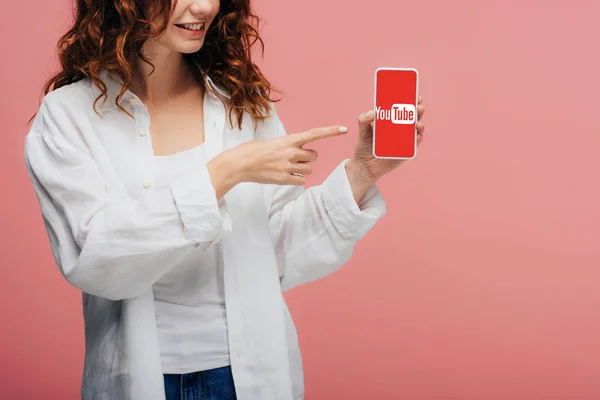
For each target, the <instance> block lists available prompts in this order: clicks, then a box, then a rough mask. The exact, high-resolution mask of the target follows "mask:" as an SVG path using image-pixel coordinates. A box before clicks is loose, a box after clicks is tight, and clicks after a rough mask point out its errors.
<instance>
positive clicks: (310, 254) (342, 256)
mask: <svg viewBox="0 0 600 400" xmlns="http://www.w3.org/2000/svg"><path fill="white" fill-rule="evenodd" d="M274 118H275V119H276V125H277V132H278V135H285V134H286V133H285V129H284V127H283V124H282V123H281V121H280V120H279V118H278V117H277V115H276V114H274ZM347 162H348V160H343V161H342V162H341V163H340V164H339V165H338V166H337V168H335V169H334V171H333V172H332V173H331V174H330V175H329V176H328V177H327V179H325V181H324V182H323V183H322V184H321V185H318V186H313V187H311V188H309V189H306V190H305V189H304V187H302V186H290V185H286V186H277V185H273V186H272V187H271V205H270V209H269V210H270V212H269V224H270V229H271V235H272V237H273V241H274V243H275V249H276V256H277V261H278V266H279V272H280V276H281V283H282V290H284V291H285V290H289V289H291V288H293V287H296V286H299V285H302V284H304V283H308V282H311V281H315V280H317V279H320V278H322V277H325V276H327V275H329V274H331V273H333V272H335V271H336V270H338V269H339V268H340V267H342V266H343V265H344V264H345V263H346V262H347V261H348V260H349V259H350V257H351V256H352V254H353V252H354V248H355V246H356V244H357V242H358V241H359V240H360V239H361V238H362V237H363V236H364V235H365V234H366V233H367V232H368V231H369V230H370V229H371V228H372V227H373V226H374V225H375V224H376V223H377V221H378V220H379V219H380V218H381V217H383V216H384V215H385V213H386V206H385V202H384V200H383V198H382V196H381V194H380V192H379V189H378V188H377V186H376V185H373V186H371V187H370V188H369V189H368V191H367V192H366V194H365V195H364V196H363V198H362V199H361V200H360V201H359V202H358V204H357V203H356V201H355V200H354V196H353V194H352V188H351V186H350V182H349V180H348V175H347V174H346V168H345V166H346V164H347Z"/></svg>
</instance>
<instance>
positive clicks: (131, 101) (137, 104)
mask: <svg viewBox="0 0 600 400" xmlns="http://www.w3.org/2000/svg"><path fill="white" fill-rule="evenodd" d="M129 103H130V104H131V105H132V106H139V105H140V101H139V100H138V99H136V98H135V97H133V98H131V99H129Z"/></svg>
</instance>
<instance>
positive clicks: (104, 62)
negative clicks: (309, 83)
mask: <svg viewBox="0 0 600 400" xmlns="http://www.w3.org/2000/svg"><path fill="white" fill-rule="evenodd" d="M171 10H172V3H171V0H151V1H148V0H146V1H140V0H77V14H76V17H75V22H74V24H73V27H72V28H71V29H70V30H69V31H68V32H67V33H66V34H64V35H63V36H62V37H61V38H60V40H59V42H58V55H59V60H60V64H61V66H62V69H61V71H60V72H59V73H58V74H56V75H55V76H53V77H52V78H51V79H49V80H48V82H47V83H46V85H45V86H44V90H43V92H44V94H48V93H49V92H50V91H52V90H55V89H58V88H59V87H61V86H65V85H68V84H71V83H73V82H77V81H79V80H81V79H84V78H90V79H91V80H92V81H93V83H94V84H95V85H96V86H97V87H98V89H99V90H100V91H101V94H100V96H99V97H98V98H97V99H96V101H95V102H94V109H95V108H96V103H97V102H98V101H99V100H100V99H101V98H102V97H104V98H105V99H106V98H107V88H106V85H105V84H104V83H103V82H102V80H101V79H100V77H99V75H100V71H101V70H106V71H108V72H111V73H113V74H115V75H116V76H117V77H119V78H120V80H121V82H122V83H123V89H122V91H121V93H120V94H119V96H118V97H117V99H116V104H117V106H118V107H119V108H120V109H121V110H123V111H125V110H124V109H123V108H122V107H121V106H120V100H121V97H122V96H123V95H124V94H125V92H126V91H127V90H128V89H129V88H130V86H131V81H132V71H133V68H132V60H133V59H134V58H135V56H137V57H140V58H141V59H142V60H144V61H145V62H148V63H150V61H149V60H148V59H147V58H145V57H144V55H143V54H142V46H143V44H144V43H145V42H146V41H147V40H148V39H151V38H154V37H156V36H158V35H160V34H161V33H162V32H163V31H164V30H165V29H166V28H167V26H168V21H169V17H170V15H171ZM153 21H163V22H161V23H160V24H158V25H157V24H156V23H155V22H153ZM259 22H260V20H259V18H258V17H257V16H256V15H254V14H253V13H252V11H251V9H250V0H221V5H220V10H219V13H218V15H217V16H216V18H215V20H214V21H213V23H212V24H211V25H210V27H209V29H208V31H207V32H206V38H205V41H204V45H203V46H202V48H201V49H200V50H199V51H198V52H196V53H194V54H186V55H185V57H186V59H187V60H189V61H190V62H191V65H194V66H196V67H197V71H198V72H200V71H201V72H202V74H203V75H202V77H204V76H205V75H208V76H209V77H210V78H211V79H212V80H213V81H214V82H215V83H217V84H220V85H221V86H223V87H224V88H225V89H226V90H227V91H228V92H229V94H230V96H231V98H230V101H229V120H230V123H231V124H232V125H233V120H232V113H233V112H235V114H236V120H237V123H238V127H239V128H241V125H242V116H243V113H244V111H247V112H248V113H249V114H250V115H251V116H252V117H254V118H255V121H258V120H263V119H265V118H267V117H268V115H269V111H270V104H269V103H270V102H275V101H279V100H274V99H272V98H271V97H270V95H271V91H272V90H277V89H276V88H275V87H274V86H272V85H271V84H270V83H269V81H268V80H267V79H266V78H265V76H264V75H263V74H262V73H261V71H260V69H259V68H258V67H257V66H256V65H255V64H254V63H253V62H252V60H251V47H252V46H253V45H254V44H255V43H256V42H259V43H260V45H261V52H262V54H264V43H263V41H262V39H261V37H260V35H259V32H258V23H259ZM150 64H151V63H150ZM125 112H127V111H125Z"/></svg>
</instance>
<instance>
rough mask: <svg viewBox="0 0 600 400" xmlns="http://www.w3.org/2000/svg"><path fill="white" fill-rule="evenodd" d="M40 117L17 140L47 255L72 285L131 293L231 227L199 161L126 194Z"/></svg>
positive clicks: (100, 292) (111, 295) (106, 293)
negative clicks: (161, 183)
mask: <svg viewBox="0 0 600 400" xmlns="http://www.w3.org/2000/svg"><path fill="white" fill-rule="evenodd" d="M46 117H47V118H48V119H49V120H51V121H49V123H43V124H41V126H42V127H44V128H46V129H44V130H42V131H40V132H37V131H32V132H30V133H29V134H28V136H27V138H26V140H25V149H24V150H25V152H24V154H25V164H26V168H27V172H28V174H29V176H30V178H31V181H32V183H33V187H34V190H35V193H36V195H37V198H38V201H39V205H40V208H41V212H42V217H43V222H44V224H45V227H46V230H47V233H48V237H49V240H50V244H51V249H52V253H53V256H54V259H55V261H56V263H57V265H58V267H59V269H60V271H61V272H62V274H63V275H64V277H65V278H66V279H67V281H68V282H70V283H71V284H72V285H74V286H75V287H77V288H79V289H80V290H82V291H84V292H86V293H90V294H93V295H96V296H100V297H104V298H108V299H111V300H119V299H124V298H132V297H137V296H139V295H141V294H143V293H144V292H145V291H146V290H148V289H150V288H151V286H152V285H153V284H154V283H155V282H156V281H157V280H158V279H159V278H160V277H161V276H162V275H164V274H165V273H166V272H168V271H169V270H170V269H171V268H173V267H174V266H175V265H176V264H177V263H178V262H180V261H181V260H182V259H183V258H184V257H185V256H186V255H187V254H188V253H189V252H191V251H192V250H193V249H194V248H195V247H197V248H199V249H203V250H207V249H208V248H210V246H211V243H212V242H211V241H214V240H215V239H216V238H217V237H218V236H219V235H220V234H221V233H222V232H223V231H224V230H228V229H231V228H230V226H231V221H230V220H228V219H227V217H223V216H222V213H221V211H220V208H219V204H218V202H217V198H216V194H215V190H214V187H213V185H212V182H211V180H210V175H209V173H208V170H207V168H206V166H204V165H200V164H199V166H198V168H197V169H195V170H190V171H188V172H187V173H186V174H185V175H182V176H181V177H180V178H179V180H178V181H177V182H174V183H173V184H172V185H171V187H169V188H165V189H159V190H154V189H152V190H151V191H149V192H148V193H146V194H145V195H144V196H142V197H141V200H138V199H133V198H131V197H130V196H129V195H128V194H127V192H126V191H125V190H124V189H122V190H111V191H109V190H108V189H107V187H108V183H107V182H106V180H105V179H104V177H103V174H102V172H101V171H100V169H99V168H98V165H97V163H96V161H95V160H94V158H93V157H92V155H91V153H90V151H89V150H88V149H86V148H83V146H78V145H77V144H74V143H72V142H70V141H69V140H66V139H65V137H64V136H63V134H62V132H61V131H60V130H61V124H60V123H57V122H56V121H52V117H51V116H50V117H48V116H46ZM42 118H43V117H42ZM37 125H38V126H40V124H39V123H38V124H37ZM63 128H64V129H72V127H71V126H70V125H69V124H65V126H64V127H63ZM111 185H112V186H113V187H114V183H111Z"/></svg>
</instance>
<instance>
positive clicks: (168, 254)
mask: <svg viewBox="0 0 600 400" xmlns="http://www.w3.org/2000/svg"><path fill="white" fill-rule="evenodd" d="M173 3H174V4H173V5H171V3H170V1H169V0H153V1H146V2H140V1H136V0H93V1H91V0H79V1H78V15H77V18H76V21H75V25H74V27H73V28H72V29H71V30H70V31H69V32H68V33H67V34H66V35H65V36H64V37H63V38H62V39H61V42H60V46H59V48H60V59H61V62H62V71H61V72H60V73H59V74H58V75H57V76H55V77H54V78H52V79H51V80H50V81H49V82H48V85H47V86H46V88H45V94H46V95H45V97H44V100H43V102H42V105H41V106H40V110H39V112H38V113H37V115H36V117H35V119H34V121H33V123H32V127H31V130H30V132H29V134H28V135H27V138H26V143H25V160H26V165H27V168H28V172H29V174H30V177H31V180H32V182H33V185H34V188H35V191H36V194H37V196H38V200H39V203H40V207H41V211H42V214H43V218H44V223H45V226H46V228H47V232H48V236H49V240H50V243H51V246H52V251H53V254H54V257H55V260H56V263H57V265H58V266H59V268H60V270H61V272H62V274H63V275H64V277H65V278H66V280H67V281H68V282H70V283H71V284H72V285H74V286H75V287H77V288H79V289H80V290H81V291H82V292H83V311H84V317H85V334H86V356H85V366H84V375H83V382H82V391H81V393H82V398H84V399H94V400H97V399H98V400H99V399H107V400H108V399H110V400H117V399H140V400H154V399H157V400H158V399H161V400H162V399H165V398H166V399H180V398H185V399H200V398H202V399H233V398H239V399H257V400H258V399H260V400H268V399H276V400H284V399H301V398H303V375H302V366H301V359H300V352H299V349H298V340H297V337H296V331H295V328H294V324H293V321H292V319H291V317H290V314H289V312H288V309H287V307H286V304H285V302H284V299H283V296H282V292H283V291H285V290H288V289H290V288H292V287H295V286H298V285H300V284H303V283H306V282H310V281H313V280H315V279H318V278H321V277H323V276H325V275H328V274H330V273H332V272H333V271H335V270H336V269H338V268H339V267H341V266H342V265H343V264H344V263H345V262H346V261H347V260H348V259H349V258H350V256H351V254H352V251H353V248H354V246H355V244H356V242H357V241H358V240H359V239H360V238H361V237H362V236H363V235H364V234H365V233H366V232H367V231H368V230H369V229H370V228H371V227H372V226H373V225H374V224H375V223H376V222H377V220H378V219H379V218H380V217H381V216H382V215H383V214H384V213H385V206H384V202H383V200H382V199H381V196H380V194H379V192H378V190H377V187H376V186H375V183H376V181H377V180H378V179H379V178H380V177H381V176H383V175H384V174H386V173H388V172H390V171H391V170H393V169H394V168H395V167H397V166H398V165H399V163H398V162H396V161H390V160H376V159H373V157H372V155H371V140H372V136H371V135H372V130H371V122H372V121H373V115H372V114H373V113H372V112H371V113H368V114H367V115H362V116H361V117H360V119H359V130H360V134H359V142H358V144H357V146H356V151H355V154H354V155H353V156H352V157H351V158H349V159H347V160H344V161H342V162H341V163H340V164H339V166H338V167H337V168H336V169H335V170H334V171H333V172H332V173H331V175H330V176H329V177H328V178H327V179H326V180H325V182H324V183H323V184H322V185H319V186H316V187H313V188H310V189H307V190H304V187H303V184H304V180H305V178H304V176H305V175H307V174H309V173H310V172H311V163H312V162H313V161H315V160H316V158H317V154H316V152H315V151H314V150H310V149H307V148H305V147H304V146H305V145H307V144H309V143H311V142H312V141H314V140H318V139H323V138H327V137H330V136H336V135H343V134H344V132H346V129H345V128H344V127H342V126H331V127H325V128H318V129H312V130H309V131H306V132H303V133H299V134H295V135H286V132H285V130H284V127H283V125H282V123H281V122H280V120H279V117H278V115H277V113H276V111H275V108H274V106H273V100H272V99H271V98H270V90H271V85H270V84H269V82H268V81H267V80H266V79H265V77H264V76H263V75H262V74H261V73H260V71H259V69H258V68H257V67H256V66H255V65H254V64H252V62H251V60H250V51H249V47H250V45H251V44H252V43H253V42H254V41H256V40H260V39H259V37H258V33H257V31H256V30H255V28H253V27H252V25H251V22H252V21H254V20H255V19H256V17H255V16H254V15H252V14H251V12H250V9H249V0H245V1H244V0H237V1H222V2H219V0H178V1H177V2H173ZM419 113H420V114H421V115H422V113H423V107H422V105H420V106H419ZM418 130H419V142H420V140H421V139H422V131H423V126H422V124H419V128H418Z"/></svg>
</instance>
